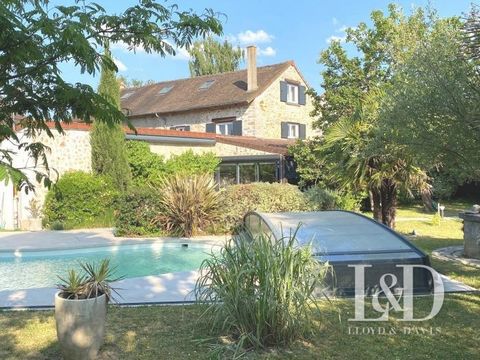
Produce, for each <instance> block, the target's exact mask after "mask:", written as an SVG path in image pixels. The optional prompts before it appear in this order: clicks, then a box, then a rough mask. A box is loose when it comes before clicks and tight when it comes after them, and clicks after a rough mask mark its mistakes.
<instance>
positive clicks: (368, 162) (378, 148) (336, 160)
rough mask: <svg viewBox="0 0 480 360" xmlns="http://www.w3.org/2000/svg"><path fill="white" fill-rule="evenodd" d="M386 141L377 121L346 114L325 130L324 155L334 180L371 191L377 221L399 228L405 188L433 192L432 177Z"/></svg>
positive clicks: (410, 190)
mask: <svg viewBox="0 0 480 360" xmlns="http://www.w3.org/2000/svg"><path fill="white" fill-rule="evenodd" d="M386 144H387V143H386V142H384V141H382V137H381V134H378V133H377V130H376V127H375V122H374V121H370V120H369V119H368V118H366V117H363V116H349V117H344V118H342V119H340V120H339V121H337V122H336V123H334V124H332V125H331V126H330V127H329V128H328V129H327V131H326V133H325V145H324V147H323V149H324V156H325V157H326V159H327V161H326V163H327V164H329V165H328V171H329V174H330V177H331V180H332V181H335V182H337V183H338V184H339V186H340V187H342V188H346V189H353V190H357V191H363V190H366V191H368V192H369V194H370V199H371V203H372V210H373V215H374V218H375V220H377V221H381V222H382V223H383V224H385V225H387V226H389V227H390V228H395V216H396V209H397V198H398V193H399V191H400V190H401V189H403V190H404V191H406V192H407V193H411V192H412V190H413V189H416V190H419V191H422V192H425V191H429V188H430V185H429V184H428V176H427V174H426V173H425V171H423V170H422V169H420V168H419V167H417V166H415V164H414V163H413V161H412V159H409V158H407V157H406V156H404V154H402V151H401V149H400V148H392V147H389V146H388V145H386Z"/></svg>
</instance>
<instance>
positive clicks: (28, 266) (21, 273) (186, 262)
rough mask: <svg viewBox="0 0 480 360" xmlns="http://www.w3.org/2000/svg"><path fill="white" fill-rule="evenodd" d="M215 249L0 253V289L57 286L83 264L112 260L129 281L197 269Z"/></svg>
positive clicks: (129, 247)
mask: <svg viewBox="0 0 480 360" xmlns="http://www.w3.org/2000/svg"><path fill="white" fill-rule="evenodd" d="M211 251H212V247H211V246H207V245H200V244H188V247H185V246H182V244H179V243H176V244H170V243H152V244H135V245H119V246H108V247H98V248H88V249H75V250H58V251H25V252H21V253H0V290H18V289H28V288H40V287H53V286H55V284H57V283H58V282H59V279H58V275H60V276H62V277H64V276H65V275H66V273H67V271H68V270H69V269H72V268H75V269H80V265H79V263H80V262H82V263H83V262H98V261H100V260H102V259H105V258H108V259H110V263H111V265H112V266H116V267H117V270H116V275H117V276H125V277H126V278H132V277H140V276H148V275H160V274H165V273H171V272H179V271H191V270H197V269H198V268H199V266H200V264H201V262H202V261H203V260H204V259H205V258H207V257H208V256H209V254H210V253H211Z"/></svg>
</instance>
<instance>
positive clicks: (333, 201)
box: [304, 187, 361, 211]
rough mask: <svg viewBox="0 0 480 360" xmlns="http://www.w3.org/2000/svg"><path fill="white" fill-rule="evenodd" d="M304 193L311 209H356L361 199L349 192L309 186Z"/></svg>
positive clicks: (358, 207)
mask: <svg viewBox="0 0 480 360" xmlns="http://www.w3.org/2000/svg"><path fill="white" fill-rule="evenodd" d="M304 194H305V197H306V199H307V202H308V205H309V207H310V209H311V210H335V209H340V210H351V211H358V210H359V209H360V203H361V199H360V198H358V197H356V196H354V195H353V194H351V193H342V192H340V191H336V190H329V189H322V188H319V187H311V188H309V189H307V190H306V191H305V193H304Z"/></svg>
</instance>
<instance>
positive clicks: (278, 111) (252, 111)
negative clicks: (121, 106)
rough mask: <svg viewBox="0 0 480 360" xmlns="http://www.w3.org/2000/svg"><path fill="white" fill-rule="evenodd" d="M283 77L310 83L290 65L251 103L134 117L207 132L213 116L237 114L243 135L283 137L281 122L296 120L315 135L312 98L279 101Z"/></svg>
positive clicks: (138, 122) (136, 121)
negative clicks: (299, 101) (298, 102)
mask: <svg viewBox="0 0 480 360" xmlns="http://www.w3.org/2000/svg"><path fill="white" fill-rule="evenodd" d="M280 81H292V82H295V83H298V84H300V85H303V86H306V87H307V88H308V86H307V84H306V83H305V82H304V80H303V78H302V77H301V75H300V74H299V73H298V71H297V69H296V68H295V67H294V66H293V65H290V66H289V67H288V69H287V70H285V72H284V73H283V74H282V75H281V76H280V77H279V78H278V79H276V80H275V81H274V82H273V83H272V84H271V85H270V86H269V87H268V88H267V89H266V90H265V91H264V92H263V93H262V94H261V95H260V96H258V97H257V98H256V99H254V100H253V101H252V102H251V103H250V104H248V105H237V106H234V107H228V108H223V109H208V110H197V111H189V112H184V113H176V114H170V115H167V114H165V115H159V117H152V116H148V117H145V118H133V119H131V121H132V123H133V125H134V126H137V127H150V128H167V129H168V128H170V127H172V126H179V125H190V130H191V131H199V132H205V126H206V124H207V123H210V122H212V120H213V119H219V118H227V117H235V118H236V119H237V120H242V135H243V136H253V137H259V138H267V139H280V138H281V123H282V122H296V123H300V124H305V125H306V126H307V137H309V136H312V135H316V134H317V133H316V132H315V131H314V130H313V129H312V121H313V119H312V118H311V116H310V113H311V111H312V110H313V104H312V99H311V98H310V96H308V95H307V96H306V104H305V105H297V104H287V103H285V102H282V101H280Z"/></svg>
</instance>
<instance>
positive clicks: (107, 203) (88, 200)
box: [44, 171, 118, 229]
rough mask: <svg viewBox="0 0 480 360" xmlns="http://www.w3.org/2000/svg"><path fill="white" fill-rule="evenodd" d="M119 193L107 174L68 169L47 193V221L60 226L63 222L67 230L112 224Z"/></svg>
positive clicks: (45, 214)
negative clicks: (93, 173) (105, 175)
mask: <svg viewBox="0 0 480 360" xmlns="http://www.w3.org/2000/svg"><path fill="white" fill-rule="evenodd" d="M117 196H118V192H117V191H116V190H115V188H114V186H113V183H112V181H111V180H110V179H109V178H107V177H103V176H99V175H92V174H89V173H86V172H83V171H72V172H67V173H65V174H64V175H63V176H62V177H61V178H60V179H59V180H58V182H57V183H56V184H55V185H54V186H53V187H52V188H51V189H50V190H49V191H48V193H47V196H46V199H45V205H44V222H45V224H46V226H49V227H50V226H52V224H55V227H57V228H58V227H59V223H61V224H63V227H64V228H65V229H75V228H91V227H108V226H111V225H112V223H113V208H114V202H115V200H116V199H117Z"/></svg>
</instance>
